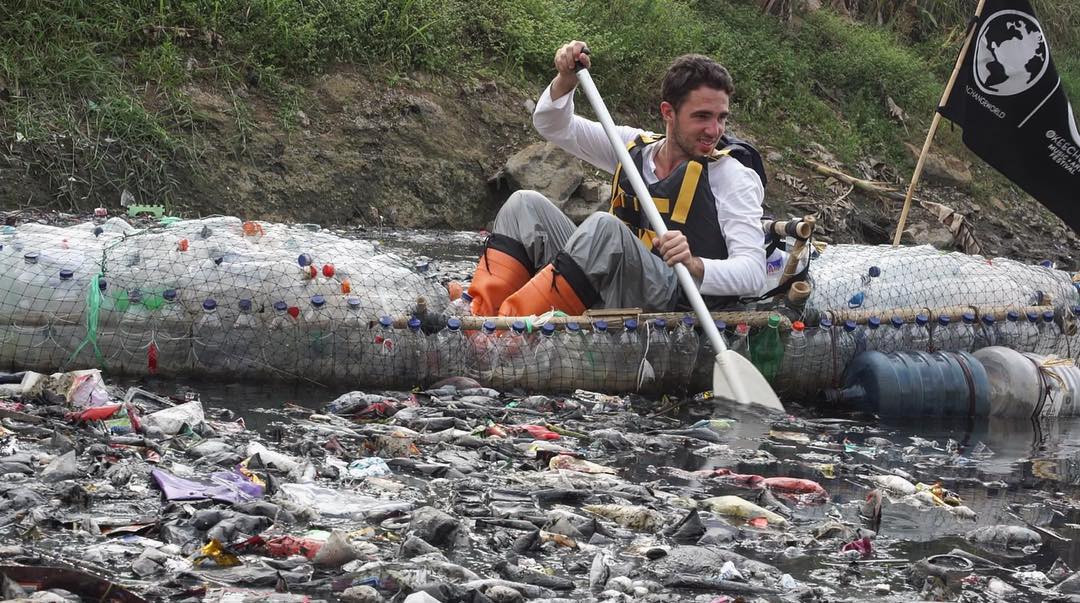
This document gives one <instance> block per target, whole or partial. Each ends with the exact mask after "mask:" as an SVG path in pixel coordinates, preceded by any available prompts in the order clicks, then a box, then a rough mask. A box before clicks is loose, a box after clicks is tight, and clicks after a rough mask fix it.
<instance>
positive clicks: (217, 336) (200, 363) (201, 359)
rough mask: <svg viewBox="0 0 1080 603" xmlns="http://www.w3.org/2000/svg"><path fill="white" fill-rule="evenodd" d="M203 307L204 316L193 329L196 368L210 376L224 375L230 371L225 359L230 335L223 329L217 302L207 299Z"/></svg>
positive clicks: (196, 322)
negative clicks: (226, 345)
mask: <svg viewBox="0 0 1080 603" xmlns="http://www.w3.org/2000/svg"><path fill="white" fill-rule="evenodd" d="M202 307H203V313H202V316H200V317H199V318H198V319H197V320H196V321H195V325H194V326H193V327H192V336H193V338H194V341H193V344H192V347H193V349H194V352H195V368H196V369H197V370H199V371H202V372H205V373H209V374H224V373H225V372H226V371H227V370H228V363H227V361H226V358H225V344H226V342H227V338H228V333H227V332H226V331H225V329H224V328H223V326H222V324H221V317H220V316H219V315H218V313H217V301H216V300H214V299H206V300H204V301H203V304H202Z"/></svg>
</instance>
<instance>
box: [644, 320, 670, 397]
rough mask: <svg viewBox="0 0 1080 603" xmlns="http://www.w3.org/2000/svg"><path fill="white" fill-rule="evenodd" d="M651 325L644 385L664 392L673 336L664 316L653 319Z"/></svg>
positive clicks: (646, 353)
mask: <svg viewBox="0 0 1080 603" xmlns="http://www.w3.org/2000/svg"><path fill="white" fill-rule="evenodd" d="M649 327H650V328H649V333H648V340H647V341H646V344H645V362H646V364H645V368H644V369H643V370H644V371H645V374H644V375H643V376H642V387H644V388H648V389H650V390H653V391H656V392H661V393H662V392H663V389H664V384H665V382H664V379H665V377H666V376H667V373H668V370H669V366H670V363H671V338H670V336H669V335H668V330H667V321H666V320H664V319H663V318H655V319H653V321H652V323H651V324H650V325H649Z"/></svg>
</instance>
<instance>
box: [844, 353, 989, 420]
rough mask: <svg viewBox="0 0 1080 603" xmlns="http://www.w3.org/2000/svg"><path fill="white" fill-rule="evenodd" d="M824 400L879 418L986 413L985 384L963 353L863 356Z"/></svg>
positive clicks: (972, 360)
mask: <svg viewBox="0 0 1080 603" xmlns="http://www.w3.org/2000/svg"><path fill="white" fill-rule="evenodd" d="M825 400H826V402H827V403H831V404H834V405H839V406H845V407H849V408H853V409H857V410H860V411H863V412H868V413H874V414H878V415H880V416H883V417H982V416H987V415H989V414H990V381H989V379H987V376H986V370H985V369H984V368H983V366H982V363H980V362H979V361H978V359H976V358H975V357H974V356H972V355H971V354H969V353H967V352H934V353H932V354H931V353H927V352H896V353H893V354H882V353H881V352H865V353H862V354H859V355H857V356H856V357H855V358H854V360H852V362H851V363H850V364H849V365H848V367H847V370H846V371H844V378H843V387H841V388H839V389H832V390H826V392H825Z"/></svg>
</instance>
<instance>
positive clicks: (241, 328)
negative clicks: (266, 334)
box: [226, 299, 263, 374]
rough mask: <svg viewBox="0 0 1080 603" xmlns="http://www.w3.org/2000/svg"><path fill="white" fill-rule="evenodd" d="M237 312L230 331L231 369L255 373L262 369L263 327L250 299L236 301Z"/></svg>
mask: <svg viewBox="0 0 1080 603" xmlns="http://www.w3.org/2000/svg"><path fill="white" fill-rule="evenodd" d="M236 307H237V314H236V318H235V319H234V320H233V323H232V330H231V331H230V333H229V341H228V350H229V352H228V354H227V355H226V356H227V358H228V359H229V370H230V371H233V372H235V373H238V374H244V373H254V372H258V371H260V370H262V368H263V367H262V362H261V354H260V352H261V347H262V346H261V342H260V341H259V338H260V337H261V336H262V332H261V331H262V329H260V328H259V326H260V325H259V319H258V318H256V316H255V314H254V312H252V309H253V308H252V303H251V300H250V299H241V300H240V301H238V302H237V303H236Z"/></svg>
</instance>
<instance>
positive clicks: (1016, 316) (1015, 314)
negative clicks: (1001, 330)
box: [1005, 310, 1020, 322]
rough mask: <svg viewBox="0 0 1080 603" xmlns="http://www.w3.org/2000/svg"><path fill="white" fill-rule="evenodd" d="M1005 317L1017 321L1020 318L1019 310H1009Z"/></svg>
mask: <svg viewBox="0 0 1080 603" xmlns="http://www.w3.org/2000/svg"><path fill="white" fill-rule="evenodd" d="M1005 319H1006V320H1011V321H1012V322H1016V321H1018V320H1020V313H1019V312H1017V311H1016V310H1009V311H1008V312H1007V313H1006V314H1005Z"/></svg>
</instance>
